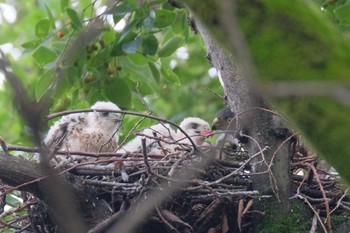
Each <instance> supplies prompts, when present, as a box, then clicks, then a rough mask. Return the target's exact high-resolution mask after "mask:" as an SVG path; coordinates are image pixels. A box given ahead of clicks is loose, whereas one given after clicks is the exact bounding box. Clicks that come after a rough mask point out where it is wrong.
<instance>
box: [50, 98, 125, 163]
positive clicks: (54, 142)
mask: <svg viewBox="0 0 350 233" xmlns="http://www.w3.org/2000/svg"><path fill="white" fill-rule="evenodd" d="M91 109H93V110H96V111H93V112H89V113H87V114H86V113H76V114H70V115H66V116H63V117H62V118H61V119H60V120H59V121H57V122H56V123H55V124H54V125H53V126H51V128H50V130H49V132H48V133H47V136H46V137H45V139H44V144H45V145H46V146H47V147H48V148H49V149H50V150H61V151H67V152H69V151H74V152H94V153H97V152H113V151H114V150H115V149H116V148H117V143H118V133H117V130H118V128H119V126H120V123H121V121H122V117H121V114H119V113H113V112H108V110H112V111H114V110H116V111H119V110H120V108H119V107H118V106H117V105H115V104H113V103H111V102H103V101H98V102H96V103H95V104H94V105H92V106H91ZM101 110H106V111H101ZM61 157H62V156H61ZM72 158H73V160H82V159H88V157H85V156H73V157H72ZM56 162H57V161H56Z"/></svg>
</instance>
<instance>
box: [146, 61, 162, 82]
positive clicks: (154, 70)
mask: <svg viewBox="0 0 350 233" xmlns="http://www.w3.org/2000/svg"><path fill="white" fill-rule="evenodd" d="M148 66H149V68H150V69H151V72H152V75H153V78H154V80H156V82H157V83H158V84H159V80H160V73H159V70H158V69H157V67H156V66H155V65H154V64H153V63H152V62H148Z"/></svg>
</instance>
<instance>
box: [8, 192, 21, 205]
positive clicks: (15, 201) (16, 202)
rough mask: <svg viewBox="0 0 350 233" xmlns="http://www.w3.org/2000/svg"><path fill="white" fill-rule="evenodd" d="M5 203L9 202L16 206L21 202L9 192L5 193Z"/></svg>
mask: <svg viewBox="0 0 350 233" xmlns="http://www.w3.org/2000/svg"><path fill="white" fill-rule="evenodd" d="M6 203H9V204H10V205H11V206H16V205H19V204H20V203H21V202H20V201H19V200H18V199H17V198H14V195H13V194H9V195H6Z"/></svg>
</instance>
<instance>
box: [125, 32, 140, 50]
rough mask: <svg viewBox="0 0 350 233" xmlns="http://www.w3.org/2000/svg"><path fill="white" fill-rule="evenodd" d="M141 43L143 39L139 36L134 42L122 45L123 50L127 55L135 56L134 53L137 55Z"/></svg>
mask: <svg viewBox="0 0 350 233" xmlns="http://www.w3.org/2000/svg"><path fill="white" fill-rule="evenodd" d="M141 43H142V38H141V36H138V37H136V38H135V39H134V40H132V41H128V42H125V43H124V44H123V45H122V49H123V51H124V52H125V53H127V54H133V53H136V51H137V49H138V48H139V47H140V45H141Z"/></svg>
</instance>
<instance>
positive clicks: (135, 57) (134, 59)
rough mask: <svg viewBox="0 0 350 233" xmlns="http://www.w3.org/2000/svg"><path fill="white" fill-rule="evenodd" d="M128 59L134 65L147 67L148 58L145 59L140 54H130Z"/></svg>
mask: <svg viewBox="0 0 350 233" xmlns="http://www.w3.org/2000/svg"><path fill="white" fill-rule="evenodd" d="M128 59H129V61H130V62H131V63H132V64H134V65H136V66H144V65H147V63H148V59H147V57H145V56H144V55H142V54H140V53H134V54H130V55H128Z"/></svg>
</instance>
